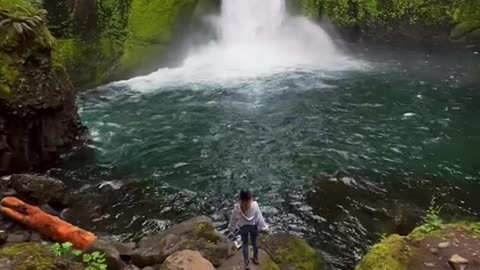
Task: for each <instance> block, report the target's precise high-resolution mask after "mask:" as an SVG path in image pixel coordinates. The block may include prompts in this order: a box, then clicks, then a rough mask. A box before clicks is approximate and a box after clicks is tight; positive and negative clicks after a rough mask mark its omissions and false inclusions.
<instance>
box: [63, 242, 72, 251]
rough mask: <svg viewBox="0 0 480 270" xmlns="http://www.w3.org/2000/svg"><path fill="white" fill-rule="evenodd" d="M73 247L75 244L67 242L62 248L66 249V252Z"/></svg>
mask: <svg viewBox="0 0 480 270" xmlns="http://www.w3.org/2000/svg"><path fill="white" fill-rule="evenodd" d="M72 247H73V244H72V243H70V242H65V243H63V244H62V248H64V249H66V250H69V249H71V248H72Z"/></svg>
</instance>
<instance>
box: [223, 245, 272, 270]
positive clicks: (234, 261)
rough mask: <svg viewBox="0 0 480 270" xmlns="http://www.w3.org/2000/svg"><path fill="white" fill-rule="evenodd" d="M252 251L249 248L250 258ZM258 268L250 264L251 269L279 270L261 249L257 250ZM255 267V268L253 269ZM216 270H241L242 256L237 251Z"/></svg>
mask: <svg viewBox="0 0 480 270" xmlns="http://www.w3.org/2000/svg"><path fill="white" fill-rule="evenodd" d="M252 254H253V251H252V249H251V248H250V256H252ZM258 261H259V263H260V264H259V265H258V267H256V266H254V265H253V264H252V269H261V270H280V267H279V266H278V265H277V264H276V263H275V262H273V261H272V258H270V256H269V255H268V254H267V253H266V252H265V251H264V250H262V249H259V250H258ZM255 267H256V268H255ZM217 270H243V255H242V252H241V251H240V250H239V251H237V252H236V253H235V255H233V256H232V257H231V258H230V259H228V260H227V261H226V262H224V263H223V264H222V265H221V266H220V267H219V268H217Z"/></svg>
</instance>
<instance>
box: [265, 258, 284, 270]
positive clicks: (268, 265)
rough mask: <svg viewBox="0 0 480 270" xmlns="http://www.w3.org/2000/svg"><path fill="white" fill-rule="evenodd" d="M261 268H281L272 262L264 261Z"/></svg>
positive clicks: (266, 269)
mask: <svg viewBox="0 0 480 270" xmlns="http://www.w3.org/2000/svg"><path fill="white" fill-rule="evenodd" d="M261 267H262V268H261V269H262V270H280V267H278V265H277V264H276V263H274V262H273V261H272V260H268V261H263V262H262V265H261Z"/></svg>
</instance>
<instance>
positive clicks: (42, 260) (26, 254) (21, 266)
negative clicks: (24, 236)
mask: <svg viewBox="0 0 480 270" xmlns="http://www.w3.org/2000/svg"><path fill="white" fill-rule="evenodd" d="M0 258H5V259H8V260H10V261H12V262H14V263H13V266H14V268H15V270H30V269H36V270H49V269H54V264H55V258H54V257H53V255H52V254H50V253H49V252H48V251H47V250H46V249H45V247H43V246H41V245H40V244H33V243H26V244H16V245H12V246H6V247H4V248H2V249H0Z"/></svg>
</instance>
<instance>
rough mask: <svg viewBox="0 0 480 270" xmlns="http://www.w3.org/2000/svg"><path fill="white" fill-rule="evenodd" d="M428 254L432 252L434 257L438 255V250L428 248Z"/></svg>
mask: <svg viewBox="0 0 480 270" xmlns="http://www.w3.org/2000/svg"><path fill="white" fill-rule="evenodd" d="M430 252H432V254H434V255H437V254H438V248H430Z"/></svg>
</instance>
